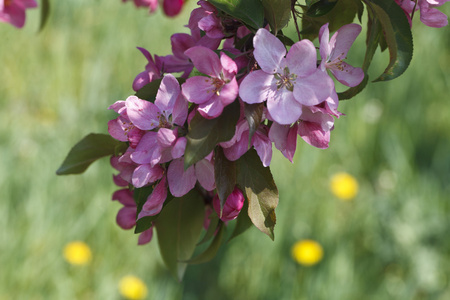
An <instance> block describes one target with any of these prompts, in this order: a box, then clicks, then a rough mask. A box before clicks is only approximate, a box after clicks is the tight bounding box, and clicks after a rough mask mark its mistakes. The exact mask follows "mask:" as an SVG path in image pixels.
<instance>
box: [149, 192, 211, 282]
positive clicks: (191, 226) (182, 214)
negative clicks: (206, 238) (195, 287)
mask: <svg viewBox="0 0 450 300" xmlns="http://www.w3.org/2000/svg"><path fill="white" fill-rule="evenodd" d="M204 216H205V207H204V203H203V199H202V197H201V196H200V194H199V193H198V192H197V191H196V190H191V191H190V192H189V193H188V194H186V195H184V196H183V197H181V198H175V199H173V200H172V201H170V203H169V204H167V205H166V207H165V208H164V209H163V210H162V211H161V213H160V216H159V217H158V219H156V220H155V221H154V224H155V228H156V232H157V236H158V245H159V249H160V252H161V256H162V259H163V261H164V263H165V264H166V266H167V268H168V269H169V270H170V272H171V273H172V274H173V275H174V276H175V277H176V278H177V279H178V280H180V281H181V279H182V278H183V275H184V272H185V270H186V266H187V264H186V263H185V262H184V261H187V260H189V259H190V258H191V257H192V254H193V253H194V250H195V246H196V244H197V241H198V239H199V237H200V233H201V231H202V228H203V219H204Z"/></svg>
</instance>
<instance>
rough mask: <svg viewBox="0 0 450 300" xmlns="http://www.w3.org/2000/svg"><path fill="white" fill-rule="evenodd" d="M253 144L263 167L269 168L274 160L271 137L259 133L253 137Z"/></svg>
mask: <svg viewBox="0 0 450 300" xmlns="http://www.w3.org/2000/svg"><path fill="white" fill-rule="evenodd" d="M252 143H253V147H255V150H256V152H257V153H258V156H259V158H260V159H261V162H262V164H263V166H264V167H268V166H269V165H270V161H271V160H272V142H271V141H270V140H269V137H267V136H265V135H263V134H261V133H260V132H259V131H257V132H256V134H255V135H254V136H253V139H252Z"/></svg>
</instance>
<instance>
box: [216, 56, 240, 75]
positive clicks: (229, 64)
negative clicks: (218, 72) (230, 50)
mask: <svg viewBox="0 0 450 300" xmlns="http://www.w3.org/2000/svg"><path fill="white" fill-rule="evenodd" d="M220 63H221V64H222V68H223V71H224V72H223V73H224V76H225V79H231V78H234V76H236V73H237V71H238V68H237V65H236V63H235V62H234V60H232V59H231V58H230V57H228V56H227V55H226V54H225V53H223V52H221V53H220Z"/></svg>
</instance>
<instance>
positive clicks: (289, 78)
mask: <svg viewBox="0 0 450 300" xmlns="http://www.w3.org/2000/svg"><path fill="white" fill-rule="evenodd" d="M274 76H275V79H276V80H278V81H277V90H279V89H282V88H284V87H285V88H286V89H287V90H288V91H291V92H292V91H293V90H294V83H295V80H296V79H297V75H295V74H290V73H289V68H288V67H285V68H284V70H283V74H280V73H276V74H275V75H274Z"/></svg>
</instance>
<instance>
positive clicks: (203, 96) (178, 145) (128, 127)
mask: <svg viewBox="0 0 450 300" xmlns="http://www.w3.org/2000/svg"><path fill="white" fill-rule="evenodd" d="M199 5H200V7H199V8H197V9H195V10H194V11H193V12H192V13H191V17H190V20H189V24H188V27H189V29H190V31H191V34H182V33H178V34H174V35H173V36H172V37H171V42H172V51H173V53H172V54H171V55H168V56H163V57H161V56H156V55H155V56H154V58H153V57H152V55H151V54H150V53H149V52H148V51H147V50H145V49H143V48H139V50H140V51H141V52H142V53H143V54H144V56H145V57H146V58H147V60H148V63H147V65H146V67H145V71H143V72H141V73H140V74H138V75H137V76H136V78H135V80H134V82H133V88H134V89H135V90H136V91H139V90H140V89H142V88H143V87H144V86H145V85H147V84H149V83H150V82H153V81H155V80H157V79H159V80H160V86H159V90H158V92H157V94H156V97H155V100H154V102H152V101H147V100H144V99H140V98H138V97H137V96H130V97H128V98H127V99H126V100H125V101H117V102H116V103H114V104H113V105H111V106H110V109H113V110H114V111H115V112H117V113H118V114H119V116H118V117H117V118H116V119H114V120H111V121H110V122H109V123H108V131H109V133H110V134H111V136H112V137H114V138H115V139H117V140H119V141H123V142H127V143H128V145H129V147H128V149H127V151H126V152H125V153H124V154H123V155H121V156H120V157H113V159H112V160H111V163H112V165H113V166H114V167H115V168H116V169H117V170H119V171H120V173H119V175H117V176H116V177H115V182H116V184H117V185H119V186H122V187H125V186H132V187H134V188H142V187H145V186H153V190H152V192H151V193H150V194H149V196H148V198H147V200H146V202H145V203H144V204H143V205H142V209H141V210H140V211H137V207H136V204H135V203H134V201H132V192H131V191H129V190H128V189H125V190H120V191H118V192H116V193H115V194H114V196H113V199H116V200H119V201H120V202H121V203H122V204H123V205H124V207H123V208H122V209H121V210H120V211H119V214H118V217H117V221H118V223H119V225H120V226H121V227H122V228H125V229H129V228H132V227H134V225H135V224H136V219H137V220H139V219H141V218H143V217H148V216H155V215H157V214H159V213H160V212H161V210H162V208H163V205H164V203H165V201H166V199H167V197H168V193H170V195H172V196H173V197H182V196H184V195H186V194H187V193H188V192H189V191H190V190H192V189H193V188H197V189H199V190H201V191H202V193H203V194H204V195H205V199H206V198H207V199H212V200H210V201H207V203H206V206H208V207H209V208H211V207H213V208H214V209H215V211H216V213H217V215H219V216H220V217H221V219H222V220H223V221H228V220H231V219H234V218H236V217H237V216H238V214H239V211H240V210H241V208H242V206H243V203H244V196H243V194H242V192H241V190H239V189H238V188H237V187H236V188H235V190H234V191H233V192H232V193H230V194H229V195H228V198H227V200H226V201H225V202H224V203H223V204H222V207H221V205H220V201H219V198H218V196H217V194H216V191H215V188H216V184H215V174H214V169H215V160H214V155H213V152H211V153H209V154H208V155H206V156H205V157H204V158H203V159H201V160H199V161H197V162H196V163H194V164H193V165H191V166H189V167H188V168H187V169H186V168H185V163H184V155H185V151H186V144H187V139H186V134H187V132H188V131H189V128H190V122H191V120H192V119H193V117H194V116H195V115H196V114H197V115H199V116H201V117H202V118H205V119H216V118H219V117H220V116H221V115H222V113H223V111H224V109H225V107H227V106H228V105H230V104H231V103H233V102H235V101H238V102H239V104H240V105H239V106H238V107H240V112H238V113H239V115H240V117H239V119H238V121H237V123H236V124H234V125H232V126H235V134H234V136H233V137H232V138H231V139H230V140H228V141H223V142H220V143H218V144H217V147H220V148H222V150H223V153H224V155H225V157H226V159H227V160H229V161H236V160H238V159H239V158H240V157H242V156H243V155H244V154H245V153H246V152H247V151H248V150H249V149H251V148H254V149H255V150H256V152H257V154H258V156H259V158H260V160H261V163H262V165H263V166H264V167H267V166H269V165H270V162H271V158H272V143H273V144H274V145H275V147H276V148H277V149H278V150H280V151H281V153H282V154H283V155H284V156H285V157H286V158H288V159H289V160H290V161H291V162H292V160H293V156H294V153H295V150H296V145H297V136H300V137H301V138H302V139H303V140H304V141H306V142H307V143H308V144H310V145H312V146H315V147H318V148H327V147H328V144H329V141H330V131H331V130H332V129H333V127H334V118H335V117H337V118H338V117H339V116H340V115H341V113H340V112H339V111H338V110H337V108H338V102H339V101H338V96H337V93H336V89H335V85H334V81H333V79H332V78H331V77H330V75H332V76H334V77H335V78H336V80H337V81H339V82H340V83H342V84H343V85H346V86H349V87H354V86H357V85H358V84H359V83H360V82H361V81H362V80H363V78H364V72H363V70H362V69H361V68H355V67H353V66H351V65H349V64H348V63H346V62H345V58H346V56H347V53H348V50H349V48H350V46H351V45H352V44H353V42H354V41H355V39H356V37H357V36H358V34H359V33H360V31H361V27H360V26H359V25H357V24H348V25H345V26H343V27H341V28H340V29H339V30H338V31H337V32H336V33H335V34H334V35H333V36H332V37H331V38H330V33H329V29H328V24H325V25H323V26H322V28H321V30H320V36H319V44H320V48H319V51H317V50H316V48H315V46H314V44H313V43H312V42H311V41H310V40H301V41H299V42H297V43H294V44H293V45H292V46H291V47H290V49H289V51H287V50H286V48H285V45H284V44H283V43H282V42H281V41H280V40H279V39H278V38H277V37H276V36H275V35H273V34H272V33H270V32H269V31H268V30H267V29H265V28H260V29H259V30H257V31H256V33H255V34H253V33H251V32H250V31H249V30H248V29H247V28H246V27H245V26H242V25H241V24H240V23H239V22H238V21H237V20H230V19H229V18H223V17H222V16H221V15H219V14H218V13H217V11H216V9H215V8H214V6H212V5H211V4H210V3H208V2H206V1H199ZM224 24H227V26H224ZM233 26H234V27H233ZM243 39H252V40H253V43H252V44H253V47H251V46H250V47H248V46H247V48H245V47H242V46H236V45H242V44H243V43H242V41H243ZM219 45H222V48H220V49H219ZM318 57H319V59H318ZM194 69H195V72H193V70H194ZM176 72H182V76H181V78H185V79H186V80H184V79H180V81H182V82H183V83H182V84H181V85H180V84H179V81H178V80H177V78H175V77H174V75H173V74H172V73H176ZM245 107H259V108H260V110H259V111H260V113H259V117H258V118H257V119H258V121H257V123H256V124H253V126H251V125H250V123H249V122H248V120H247V118H246V114H245V112H244V111H245ZM252 129H253V130H252ZM210 211H211V210H210ZM148 230H149V231H151V228H150V229H148ZM142 234H143V235H144V237H142V235H141V237H140V240H139V244H142V243H145V242H147V241H149V240H150V238H151V233H148V232H144V233H142Z"/></svg>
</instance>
